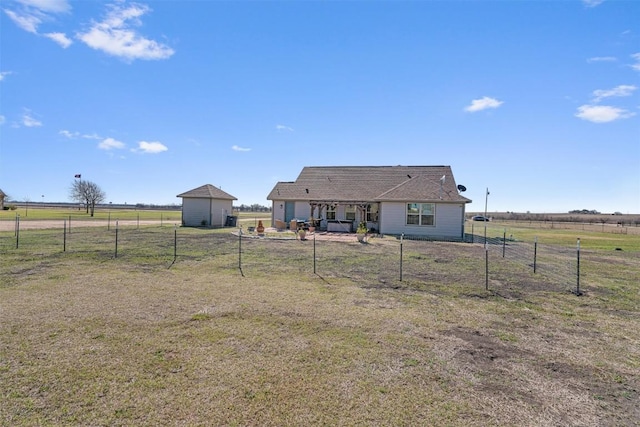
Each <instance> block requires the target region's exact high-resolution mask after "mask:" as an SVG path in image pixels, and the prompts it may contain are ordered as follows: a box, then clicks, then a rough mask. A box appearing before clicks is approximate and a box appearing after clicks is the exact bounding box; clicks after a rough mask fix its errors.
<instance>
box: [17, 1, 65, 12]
mask: <svg viewBox="0 0 640 427" xmlns="http://www.w3.org/2000/svg"><path fill="white" fill-rule="evenodd" d="M18 3H21V4H23V5H25V6H31V7H34V8H36V9H39V10H41V11H43V12H51V13H63V12H68V11H69V10H71V6H70V5H69V2H68V1H67V0H18Z"/></svg>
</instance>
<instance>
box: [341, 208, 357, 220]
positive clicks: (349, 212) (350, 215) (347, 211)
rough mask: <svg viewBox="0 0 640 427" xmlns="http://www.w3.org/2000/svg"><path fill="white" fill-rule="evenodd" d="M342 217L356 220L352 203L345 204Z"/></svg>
mask: <svg viewBox="0 0 640 427" xmlns="http://www.w3.org/2000/svg"><path fill="white" fill-rule="evenodd" d="M344 219H346V220H347V221H355V220H356V207H355V206H354V205H347V207H346V208H345V210H344Z"/></svg>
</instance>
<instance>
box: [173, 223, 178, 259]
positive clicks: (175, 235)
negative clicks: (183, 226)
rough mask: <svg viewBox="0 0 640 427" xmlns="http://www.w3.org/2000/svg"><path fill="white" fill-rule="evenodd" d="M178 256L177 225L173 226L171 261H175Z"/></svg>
mask: <svg viewBox="0 0 640 427" xmlns="http://www.w3.org/2000/svg"><path fill="white" fill-rule="evenodd" d="M177 257H178V226H177V225H175V224H174V226H173V262H176V258H177Z"/></svg>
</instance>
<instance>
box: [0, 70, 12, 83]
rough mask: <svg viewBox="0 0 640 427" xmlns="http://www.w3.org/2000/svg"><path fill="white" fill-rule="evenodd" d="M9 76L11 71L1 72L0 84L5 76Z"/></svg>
mask: <svg viewBox="0 0 640 427" xmlns="http://www.w3.org/2000/svg"><path fill="white" fill-rule="evenodd" d="M9 74H11V71H2V72H0V82H1V81H3V80H4V78H5V77H6V76H8V75H9Z"/></svg>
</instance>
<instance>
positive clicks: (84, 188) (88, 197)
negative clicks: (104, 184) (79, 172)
mask: <svg viewBox="0 0 640 427" xmlns="http://www.w3.org/2000/svg"><path fill="white" fill-rule="evenodd" d="M69 196H70V197H71V199H72V200H75V201H77V202H78V203H83V204H84V205H85V207H86V208H87V213H91V216H93V213H94V212H95V209H96V204H98V203H102V202H104V200H105V199H106V197H107V195H106V194H105V192H104V191H102V189H101V188H100V187H99V186H98V184H96V183H95V182H91V181H80V180H78V181H73V184H71V189H70V190H69Z"/></svg>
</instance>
